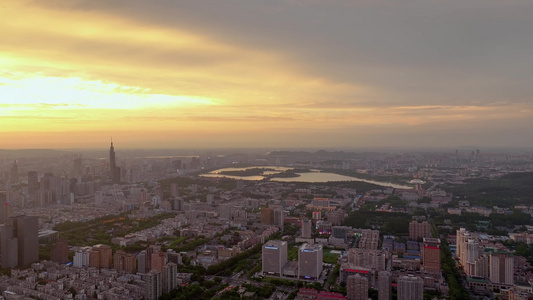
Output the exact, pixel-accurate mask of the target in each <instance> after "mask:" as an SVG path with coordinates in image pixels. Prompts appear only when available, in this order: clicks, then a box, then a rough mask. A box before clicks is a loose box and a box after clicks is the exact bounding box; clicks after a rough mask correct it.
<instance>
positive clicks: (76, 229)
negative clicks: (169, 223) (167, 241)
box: [53, 212, 174, 246]
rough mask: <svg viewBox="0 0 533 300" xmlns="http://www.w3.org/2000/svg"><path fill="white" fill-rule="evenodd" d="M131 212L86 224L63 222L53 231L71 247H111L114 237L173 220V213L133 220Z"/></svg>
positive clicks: (105, 217)
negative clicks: (88, 245) (101, 245)
mask: <svg viewBox="0 0 533 300" xmlns="http://www.w3.org/2000/svg"><path fill="white" fill-rule="evenodd" d="M128 213H129V212H126V213H122V214H119V215H110V216H104V217H101V218H97V219H94V220H91V221H86V222H70V221H67V222H63V223H60V224H58V225H56V226H55V227H54V228H53V229H54V230H56V231H58V232H59V235H60V237H61V238H63V239H66V240H68V242H69V245H71V246H86V245H87V244H88V243H89V244H93V245H94V244H107V245H111V239H112V238H113V237H123V236H125V235H127V234H129V233H133V232H137V231H141V230H144V229H148V228H152V227H154V226H156V225H158V224H160V223H161V221H162V220H164V219H168V218H173V217H174V214H173V213H162V214H158V215H155V216H153V217H150V218H131V217H129V216H128Z"/></svg>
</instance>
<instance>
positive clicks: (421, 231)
mask: <svg viewBox="0 0 533 300" xmlns="http://www.w3.org/2000/svg"><path fill="white" fill-rule="evenodd" d="M430 237H431V225H430V224H429V223H428V222H427V221H424V222H421V223H419V222H417V221H411V223H409V239H410V240H415V241H416V240H418V239H423V238H430Z"/></svg>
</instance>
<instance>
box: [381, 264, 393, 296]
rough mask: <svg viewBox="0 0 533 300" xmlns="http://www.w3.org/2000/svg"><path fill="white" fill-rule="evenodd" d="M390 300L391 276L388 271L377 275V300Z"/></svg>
mask: <svg viewBox="0 0 533 300" xmlns="http://www.w3.org/2000/svg"><path fill="white" fill-rule="evenodd" d="M391 299H392V274H391V272H389V271H381V272H379V273H378V300H391Z"/></svg>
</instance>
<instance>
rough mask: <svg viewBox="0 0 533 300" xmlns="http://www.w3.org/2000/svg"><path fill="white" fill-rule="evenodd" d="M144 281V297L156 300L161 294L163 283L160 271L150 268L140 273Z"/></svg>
mask: <svg viewBox="0 0 533 300" xmlns="http://www.w3.org/2000/svg"><path fill="white" fill-rule="evenodd" d="M141 278H142V280H143V281H144V299H146V300H157V299H159V297H160V296H161V295H162V294H163V284H162V280H161V272H159V271H156V270H151V271H150V272H148V273H143V274H141Z"/></svg>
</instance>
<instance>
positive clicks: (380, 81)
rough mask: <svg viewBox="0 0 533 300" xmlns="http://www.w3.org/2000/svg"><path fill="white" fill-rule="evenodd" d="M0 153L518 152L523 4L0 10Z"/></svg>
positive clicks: (87, 5) (210, 4) (524, 113)
mask: <svg viewBox="0 0 533 300" xmlns="http://www.w3.org/2000/svg"><path fill="white" fill-rule="evenodd" d="M0 7H1V14H2V19H3V21H4V23H3V24H4V26H2V27H1V28H0V33H1V34H2V37H3V42H2V46H0V139H2V141H3V143H2V145H0V148H1V149H22V148H54V149H65V148H71V149H74V148H100V147H103V145H104V144H105V143H106V141H108V139H109V136H111V135H113V136H115V137H117V141H120V145H121V146H120V147H121V149H131V148H180V147H182V148H209V147H220V148H228V147H239V148H263V147H267V146H268V147H270V148H282V147H283V148H286V147H290V148H295V147H307V148H364V147H447V148H455V147H459V146H461V145H467V146H470V145H472V146H475V147H524V148H531V147H533V133H532V132H531V130H530V128H532V127H533V101H531V92H532V87H531V84H530V83H531V81H532V79H533V76H532V75H533V73H532V71H531V70H532V69H533V68H531V61H533V54H532V53H531V51H529V49H530V48H531V46H533V45H532V44H533V36H532V35H533V33H532V31H531V30H529V28H531V27H533V20H532V19H531V18H530V15H531V13H533V5H532V3H531V2H530V1H528V0H510V1H505V2H502V1H495V0H489V1H486V0H484V1H481V0H473V1H469V2H466V3H465V2H464V1H447V2H446V3H435V2H428V1H419V0H412V1H407V2H402V3H397V2H394V1H371V2H369V1H341V0H339V1H328V2H322V1H298V0H286V1H276V2H272V1H246V2H239V1H225V2H224V3H220V1H216V0H208V1H202V2H201V3H200V2H197V1H191V0H188V1H179V2H170V1H163V0H158V1H152V2H150V3H147V2H145V1H140V0H133V1H131V0H130V1H125V0H117V1H111V2H109V1H85V0H77V1H62V0H53V1H42V0H37V1H29V0H27V1H18V0H16V1H15V0H8V1H4V2H3V3H2V4H1V6H0Z"/></svg>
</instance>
